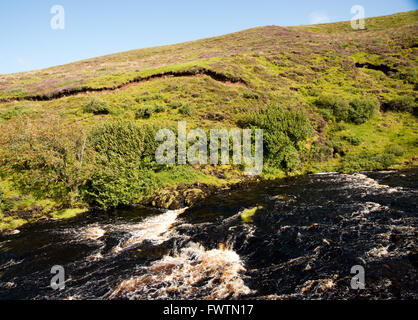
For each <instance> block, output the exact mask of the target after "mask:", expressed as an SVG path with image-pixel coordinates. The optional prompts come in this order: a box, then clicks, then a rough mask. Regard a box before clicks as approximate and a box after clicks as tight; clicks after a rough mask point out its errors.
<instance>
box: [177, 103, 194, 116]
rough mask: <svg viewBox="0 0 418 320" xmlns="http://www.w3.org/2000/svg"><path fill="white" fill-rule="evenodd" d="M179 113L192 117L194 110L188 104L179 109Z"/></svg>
mask: <svg viewBox="0 0 418 320" xmlns="http://www.w3.org/2000/svg"><path fill="white" fill-rule="evenodd" d="M179 112H180V113H181V114H182V115H185V116H191V115H192V114H193V113H194V109H193V107H192V106H191V105H189V104H186V105H184V106H183V107H181V108H180V109H179Z"/></svg>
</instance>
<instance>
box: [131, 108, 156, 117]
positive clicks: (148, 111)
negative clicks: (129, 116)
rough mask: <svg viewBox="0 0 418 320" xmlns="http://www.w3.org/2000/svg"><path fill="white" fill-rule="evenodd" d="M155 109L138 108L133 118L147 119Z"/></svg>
mask: <svg viewBox="0 0 418 320" xmlns="http://www.w3.org/2000/svg"><path fill="white" fill-rule="evenodd" d="M154 111H155V108H154V106H150V105H146V106H142V107H140V108H138V109H137V110H136V111H135V118H136V119H148V118H150V117H151V116H152V114H153V113H154Z"/></svg>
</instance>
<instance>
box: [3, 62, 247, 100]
mask: <svg viewBox="0 0 418 320" xmlns="http://www.w3.org/2000/svg"><path fill="white" fill-rule="evenodd" d="M198 75H206V76H209V77H211V78H212V79H214V80H216V81H220V82H223V83H227V82H230V83H235V84H241V85H247V83H246V82H245V81H244V80H243V79H241V78H235V77H230V76H227V75H225V74H222V73H218V72H215V71H212V70H209V69H206V68H199V69H192V70H185V71H167V72H161V73H156V74H152V75H149V76H146V77H141V76H138V77H135V78H133V79H132V80H129V81H127V82H124V83H121V84H119V85H117V86H112V87H102V88H90V87H79V88H71V89H65V90H61V91H58V92H55V93H51V94H38V95H32V96H25V97H14V98H0V102H11V101H22V100H30V101H49V100H55V99H60V98H63V97H67V96H74V95H77V94H80V93H90V92H102V91H113V90H118V89H124V88H126V87H127V86H129V85H131V84H133V83H139V82H145V81H150V80H153V79H157V78H164V77H192V76H198Z"/></svg>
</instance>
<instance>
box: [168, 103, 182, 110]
mask: <svg viewBox="0 0 418 320" xmlns="http://www.w3.org/2000/svg"><path fill="white" fill-rule="evenodd" d="M181 106H182V103H181V102H179V101H173V102H171V103H170V105H169V107H170V108H173V109H177V108H180V107H181Z"/></svg>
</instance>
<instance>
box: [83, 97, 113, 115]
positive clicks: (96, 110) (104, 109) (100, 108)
mask: <svg viewBox="0 0 418 320" xmlns="http://www.w3.org/2000/svg"><path fill="white" fill-rule="evenodd" d="M83 112H85V113H93V114H95V115H99V114H109V113H110V108H109V106H108V104H107V103H106V102H105V101H103V100H101V99H98V98H91V99H90V100H89V101H88V102H87V103H86V104H85V105H83Z"/></svg>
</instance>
